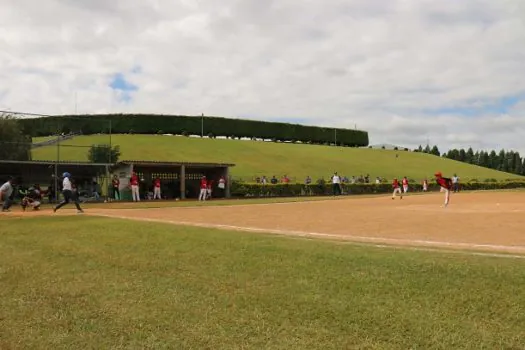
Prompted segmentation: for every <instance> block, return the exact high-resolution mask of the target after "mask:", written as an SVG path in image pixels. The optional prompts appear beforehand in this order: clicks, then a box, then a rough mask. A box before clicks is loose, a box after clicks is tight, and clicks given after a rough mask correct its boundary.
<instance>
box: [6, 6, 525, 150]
mask: <svg viewBox="0 0 525 350" xmlns="http://www.w3.org/2000/svg"><path fill="white" fill-rule="evenodd" d="M0 21H1V23H2V26H0V68H1V69H0V110H11V111H21V112H31V113H42V114H70V113H79V114H85V113H109V112H116V113H131V112H133V113H162V114H179V115H200V114H201V113H204V114H205V115H213V116H223V117H234V118H248V119H257V120H267V121H284V122H292V123H302V124H309V125H321V126H328V127H343V128H357V129H362V130H366V131H368V132H369V137H370V143H371V144H382V143H387V144H395V145H399V146H403V147H411V148H414V147H417V146H418V145H419V144H426V143H427V140H429V142H430V144H437V145H438V146H439V147H440V149H441V150H446V149H448V148H454V147H469V146H471V147H473V148H475V149H492V148H496V149H501V148H505V149H514V150H519V151H520V152H522V153H524V154H525V1H523V0H440V1H430V0H323V1H318V0H317V1H314V0H301V1H299V0H294V1H292V0H264V1H261V0H221V1H217V0H180V1H176V0H112V1H107V0H46V1H34V0H0Z"/></svg>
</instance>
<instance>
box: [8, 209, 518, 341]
mask: <svg viewBox="0 0 525 350" xmlns="http://www.w3.org/2000/svg"><path fill="white" fill-rule="evenodd" d="M0 272H1V273H0V278H1V281H0V282H1V286H2V287H1V288H0V348H1V349H18V348H20V349H29V348H31V349H33V348H45V349H71V348H82V349H85V348H90V349H109V348H122V349H123V348H126V349H130V348H131V349H138V348H141V349H348V348H363V349H364V348H366V349H409V348H412V349H481V348H485V349H503V348H507V349H511V348H513V349H518V348H523V346H524V344H525V327H524V325H525V313H524V312H523V311H524V309H523V308H524V306H525V293H523V291H524V290H525V261H524V260H521V259H510V258H489V257H481V256H471V255H461V254H453V253H431V252H416V251H409V250H402V249H393V248H392V249H381V248H371V247H364V246H356V245H349V244H338V243H334V242H323V241H319V240H305V239H293V238H284V237H274V236H269V235H268V236H266V235H255V234H246V233H239V232H225V231H216V230H202V229H197V228H187V227H178V226H171V225H161V224H150V223H137V222H127V221H118V220H110V219H100V218H94V217H83V216H75V217H53V218H51V217H47V218H46V217H40V218H32V219H29V218H5V217H3V218H1V219H0Z"/></svg>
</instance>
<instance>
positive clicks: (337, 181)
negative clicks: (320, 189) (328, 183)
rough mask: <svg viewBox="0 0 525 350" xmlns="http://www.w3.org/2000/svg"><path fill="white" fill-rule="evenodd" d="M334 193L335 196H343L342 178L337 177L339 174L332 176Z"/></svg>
mask: <svg viewBox="0 0 525 350" xmlns="http://www.w3.org/2000/svg"><path fill="white" fill-rule="evenodd" d="M332 192H333V194H334V196H337V195H340V194H341V178H340V177H339V175H337V172H335V173H334V176H332Z"/></svg>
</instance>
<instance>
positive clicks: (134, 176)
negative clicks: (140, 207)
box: [129, 172, 140, 202]
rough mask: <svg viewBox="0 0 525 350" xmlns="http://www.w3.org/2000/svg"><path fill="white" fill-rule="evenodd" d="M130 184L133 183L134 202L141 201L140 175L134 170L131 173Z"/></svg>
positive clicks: (132, 194)
mask: <svg viewBox="0 0 525 350" xmlns="http://www.w3.org/2000/svg"><path fill="white" fill-rule="evenodd" d="M129 184H130V185H131V196H132V198H133V202H140V191H139V177H138V176H137V173H136V172H133V174H132V175H131V179H130V180H129Z"/></svg>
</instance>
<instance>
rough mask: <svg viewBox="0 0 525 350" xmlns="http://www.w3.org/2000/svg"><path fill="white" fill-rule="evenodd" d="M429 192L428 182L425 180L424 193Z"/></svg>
mask: <svg viewBox="0 0 525 350" xmlns="http://www.w3.org/2000/svg"><path fill="white" fill-rule="evenodd" d="M427 191H428V180H427V179H425V180H423V192H427Z"/></svg>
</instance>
